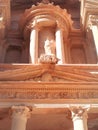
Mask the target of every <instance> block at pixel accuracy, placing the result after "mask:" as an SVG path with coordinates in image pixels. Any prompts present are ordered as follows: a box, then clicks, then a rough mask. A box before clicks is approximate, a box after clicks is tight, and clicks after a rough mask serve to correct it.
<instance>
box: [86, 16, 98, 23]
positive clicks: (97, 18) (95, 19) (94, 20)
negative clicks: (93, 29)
mask: <svg viewBox="0 0 98 130" xmlns="http://www.w3.org/2000/svg"><path fill="white" fill-rule="evenodd" d="M88 25H98V15H89V18H88Z"/></svg>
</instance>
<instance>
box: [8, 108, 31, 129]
mask: <svg viewBox="0 0 98 130" xmlns="http://www.w3.org/2000/svg"><path fill="white" fill-rule="evenodd" d="M28 117H29V108H28V107H25V106H13V107H12V127H11V130H26V123H27V119H28Z"/></svg>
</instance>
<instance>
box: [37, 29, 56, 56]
mask: <svg viewBox="0 0 98 130" xmlns="http://www.w3.org/2000/svg"><path fill="white" fill-rule="evenodd" d="M46 40H49V41H51V40H53V41H55V28H53V27H43V28H42V29H41V30H40V32H39V41H38V42H39V43H38V57H40V55H41V54H44V53H45V49H44V44H45V41H46Z"/></svg>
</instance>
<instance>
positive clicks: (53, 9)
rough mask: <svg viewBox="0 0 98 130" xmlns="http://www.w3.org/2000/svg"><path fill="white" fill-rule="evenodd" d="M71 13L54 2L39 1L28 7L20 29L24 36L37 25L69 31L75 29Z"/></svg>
mask: <svg viewBox="0 0 98 130" xmlns="http://www.w3.org/2000/svg"><path fill="white" fill-rule="evenodd" d="M72 23H73V22H72V20H71V15H70V14H68V13H67V10H66V9H61V8H60V7H59V6H54V5H53V4H50V3H49V4H43V3H39V4H38V5H37V6H34V5H33V6H32V7H31V8H30V9H27V10H26V11H25V13H24V14H23V16H22V18H21V20H20V29H21V32H22V34H24V37H26V35H27V34H28V35H29V33H30V29H32V28H34V27H35V26H37V27H38V28H40V27H42V26H54V27H59V28H62V29H64V30H65V32H67V33H68V32H69V31H71V30H72V29H73V27H72Z"/></svg>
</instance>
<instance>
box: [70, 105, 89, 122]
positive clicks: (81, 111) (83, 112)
mask: <svg viewBox="0 0 98 130" xmlns="http://www.w3.org/2000/svg"><path fill="white" fill-rule="evenodd" d="M70 110H71V113H72V119H73V121H75V120H77V119H87V118H88V116H87V110H88V108H83V107H81V106H79V107H70Z"/></svg>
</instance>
